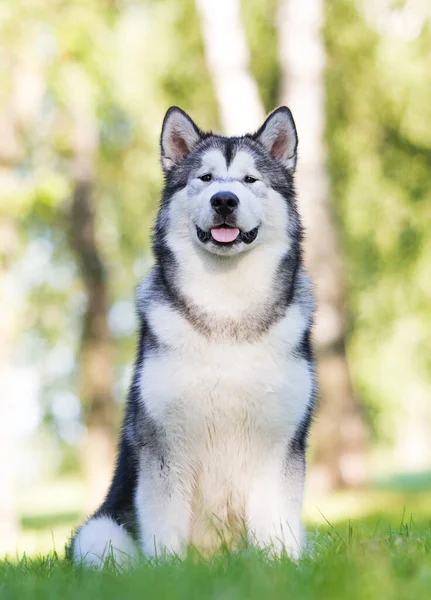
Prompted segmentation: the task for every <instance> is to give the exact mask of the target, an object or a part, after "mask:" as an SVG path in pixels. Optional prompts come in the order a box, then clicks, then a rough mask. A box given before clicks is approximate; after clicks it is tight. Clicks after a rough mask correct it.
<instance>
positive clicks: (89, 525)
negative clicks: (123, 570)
mask: <svg viewBox="0 0 431 600" xmlns="http://www.w3.org/2000/svg"><path fill="white" fill-rule="evenodd" d="M135 488H136V464H135V460H134V453H133V451H132V449H131V447H130V444H129V443H128V441H127V439H126V437H125V436H124V435H123V437H122V440H121V446H120V453H119V457H118V462H117V466H116V469H115V474H114V478H113V480H112V483H111V487H110V489H109V492H108V495H107V497H106V499H105V501H104V503H103V504H102V506H101V507H100V508H99V510H98V511H97V512H96V513H95V514H94V515H93V516H92V517H91V518H90V519H89V520H88V521H87V522H86V523H84V525H83V526H82V527H80V528H79V529H78V531H77V532H76V534H75V536H74V538H73V540H72V542H71V545H70V547H69V548H68V550H67V553H68V556H69V558H71V559H72V560H73V561H74V562H75V563H76V564H84V565H87V566H92V567H96V568H102V567H103V566H104V565H105V564H115V565H116V566H125V565H129V564H130V563H132V562H133V561H134V560H135V559H136V558H137V557H138V556H139V551H138V548H137V545H136V544H135V542H134V539H133V534H134V532H135V529H136V525H135V516H134V503H133V500H134V494H135Z"/></svg>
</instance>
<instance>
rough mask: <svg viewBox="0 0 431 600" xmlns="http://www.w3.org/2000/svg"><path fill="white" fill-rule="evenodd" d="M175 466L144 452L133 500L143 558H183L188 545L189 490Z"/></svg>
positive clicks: (186, 480) (146, 450) (181, 473)
mask: <svg viewBox="0 0 431 600" xmlns="http://www.w3.org/2000/svg"><path fill="white" fill-rule="evenodd" d="M188 479H189V478H188V476H187V474H185V473H184V472H182V471H181V468H180V467H179V466H178V465H175V464H174V463H172V462H170V461H169V460H167V459H165V458H164V457H163V456H160V455H158V454H157V456H156V455H155V454H153V453H152V452H151V450H148V449H145V448H144V449H143V450H142V456H141V461H140V472H139V482H138V486H137V491H136V496H135V507H136V514H137V518H138V528H139V540H140V544H141V548H142V550H143V552H144V554H145V555H146V556H166V555H176V556H182V555H183V554H184V553H185V551H186V548H187V544H188V541H189V527H190V502H191V491H190V490H191V486H189V485H188Z"/></svg>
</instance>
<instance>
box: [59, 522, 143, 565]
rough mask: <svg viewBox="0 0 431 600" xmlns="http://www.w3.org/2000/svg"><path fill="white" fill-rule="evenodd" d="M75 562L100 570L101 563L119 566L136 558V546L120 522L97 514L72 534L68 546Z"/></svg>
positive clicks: (130, 562) (129, 563)
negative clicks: (73, 535) (70, 545)
mask: <svg viewBox="0 0 431 600" xmlns="http://www.w3.org/2000/svg"><path fill="white" fill-rule="evenodd" d="M71 554H72V558H73V560H74V562H75V563H76V564H84V565H86V566H90V567H95V568H98V569H101V568H103V567H104V566H105V564H107V565H109V564H112V565H115V566H117V567H123V566H128V565H131V564H132V563H133V562H134V561H135V560H136V559H137V557H138V554H139V553H138V549H137V547H136V544H135V543H134V541H133V539H132V537H131V536H130V535H129V533H127V531H126V529H125V528H124V526H123V525H120V524H118V523H116V522H115V521H114V519H112V517H110V516H109V515H104V514H97V515H96V516H94V517H92V518H91V519H89V520H88V521H87V522H86V523H85V524H84V525H83V526H82V527H81V528H80V529H79V531H78V533H77V534H76V536H75V538H74V540H73V542H72V547H71Z"/></svg>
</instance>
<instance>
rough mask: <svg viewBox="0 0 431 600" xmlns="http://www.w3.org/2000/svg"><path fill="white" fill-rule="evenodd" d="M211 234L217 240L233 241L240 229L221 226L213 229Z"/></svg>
mask: <svg viewBox="0 0 431 600" xmlns="http://www.w3.org/2000/svg"><path fill="white" fill-rule="evenodd" d="M211 235H212V236H213V238H214V239H215V241H216V242H224V243H227V242H233V241H234V240H236V238H237V237H238V236H239V229H237V228H234V229H230V228H229V229H228V228H227V227H219V228H217V229H211Z"/></svg>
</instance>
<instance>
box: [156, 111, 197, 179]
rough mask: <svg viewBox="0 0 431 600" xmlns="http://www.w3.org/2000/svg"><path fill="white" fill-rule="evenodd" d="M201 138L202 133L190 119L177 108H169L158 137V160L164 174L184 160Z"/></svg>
mask: <svg viewBox="0 0 431 600" xmlns="http://www.w3.org/2000/svg"><path fill="white" fill-rule="evenodd" d="M201 138H202V133H201V131H200V130H199V128H198V127H197V126H196V125H195V124H194V122H193V121H192V120H191V118H190V117H189V116H188V115H187V114H186V113H185V112H184V111H183V110H181V108H178V106H171V108H170V109H169V110H168V112H167V113H166V115H165V118H164V120H163V125H162V135H161V136H160V159H161V162H162V167H163V170H164V171H165V173H166V172H168V171H170V170H171V169H172V167H174V166H175V165H177V164H179V163H180V162H181V161H182V160H184V159H185V158H186V156H187V155H188V154H190V152H191V151H192V150H193V148H194V147H195V146H196V144H197V143H198V142H199V140H200V139H201Z"/></svg>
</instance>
